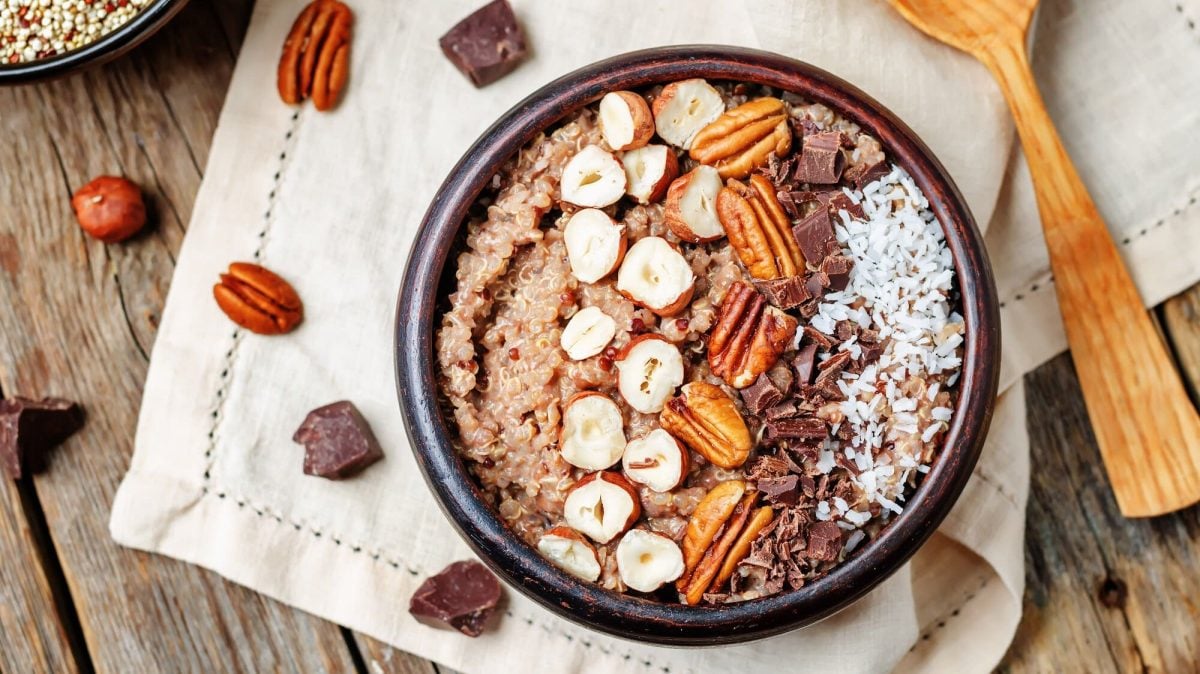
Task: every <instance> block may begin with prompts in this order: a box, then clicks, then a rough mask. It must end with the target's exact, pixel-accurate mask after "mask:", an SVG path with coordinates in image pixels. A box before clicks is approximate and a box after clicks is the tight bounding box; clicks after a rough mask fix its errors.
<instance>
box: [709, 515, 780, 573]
mask: <svg viewBox="0 0 1200 674" xmlns="http://www.w3.org/2000/svg"><path fill="white" fill-rule="evenodd" d="M773 519H775V511H774V510H773V509H772V508H771V506H763V507H761V508H759V509H758V510H755V511H754V513H753V514H751V515H750V520H749V521H748V522H746V527H745V528H744V529H742V532H741V533H740V534H739V535H738V537H737V540H736V541H734V542H733V545H732V546H731V547H730V548H729V554H727V555H725V562H724V563H723V564H722V565H721V571H720V573H718V574H717V577H716V578H715V579H713V582H712V586H711V588H710V591H711V590H712V589H713V588H719V587H721V586H722V585H724V584H725V582H726V581H728V580H729V577H730V576H732V575H733V570H734V569H736V568H737V565H738V563H739V562H741V561H742V560H743V559H745V558H746V557H747V556H749V554H750V544H751V543H753V542H754V539H755V538H757V537H758V534H759V532H760V531H762V530H763V529H765V528H766V526H767V525H768V524H770V523H771V520H773Z"/></svg>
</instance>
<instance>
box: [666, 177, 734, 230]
mask: <svg viewBox="0 0 1200 674" xmlns="http://www.w3.org/2000/svg"><path fill="white" fill-rule="evenodd" d="M722 187H724V184H723V183H722V182H721V175H720V174H719V173H718V172H717V170H716V169H715V168H713V167H711V166H697V167H696V168H694V169H692V170H691V171H689V172H688V173H686V174H684V175H683V176H680V177H679V178H676V179H675V182H673V183H671V187H670V188H669V189H668V190H667V204H666V208H665V209H664V210H663V220H665V221H666V223H667V227H670V228H671V231H672V232H674V233H675V236H678V237H679V238H681V239H683V240H684V241H690V242H692V243H707V242H709V241H716V240H717V239H719V238H721V237H723V236H725V227H724V226H723V225H721V218H720V216H718V215H717V195H718V194H720V193H721V188H722Z"/></svg>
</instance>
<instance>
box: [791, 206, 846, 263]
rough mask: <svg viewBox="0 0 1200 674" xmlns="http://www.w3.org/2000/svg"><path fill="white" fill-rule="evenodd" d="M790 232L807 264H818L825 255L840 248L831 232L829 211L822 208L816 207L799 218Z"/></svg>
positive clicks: (831, 224) (831, 222)
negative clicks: (801, 218) (802, 217)
mask: <svg viewBox="0 0 1200 674" xmlns="http://www.w3.org/2000/svg"><path fill="white" fill-rule="evenodd" d="M792 233H793V234H794V235H795V236H796V243H798V244H800V252H802V253H804V259H805V260H807V261H808V263H809V264H812V265H819V264H821V261H822V260H824V259H825V256H826V255H829V254H830V253H836V252H838V251H839V250H840V248H839V247H838V242H837V237H836V236H835V235H834V233H833V221H832V220H830V218H829V211H828V210H826V209H824V208H818V209H817V210H815V211H813V212H812V213H811V214H809V216H808V217H807V218H804V219H803V220H801V221H800V222H799V223H798V224H797V225H796V226H795V227H793V228H792Z"/></svg>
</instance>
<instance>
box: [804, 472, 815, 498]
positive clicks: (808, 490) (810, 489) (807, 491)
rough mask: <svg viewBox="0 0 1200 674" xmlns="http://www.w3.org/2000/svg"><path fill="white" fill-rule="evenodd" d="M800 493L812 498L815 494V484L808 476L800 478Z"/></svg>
mask: <svg viewBox="0 0 1200 674" xmlns="http://www.w3.org/2000/svg"><path fill="white" fill-rule="evenodd" d="M800 493H802V494H804V495H805V496H807V497H808V498H812V497H813V496H814V495H816V493H817V483H816V481H815V480H813V479H812V478H811V477H809V476H808V475H801V476H800Z"/></svg>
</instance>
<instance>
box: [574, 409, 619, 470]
mask: <svg viewBox="0 0 1200 674" xmlns="http://www.w3.org/2000/svg"><path fill="white" fill-rule="evenodd" d="M558 451H559V453H560V454H562V458H563V460H564V461H566V462H567V463H569V464H571V465H572V466H575V467H577V468H583V469H584V470H603V469H605V468H608V467H609V466H611V465H613V464H614V463H616V462H617V461H619V460H620V459H621V454H622V453H624V452H625V420H624V419H622V418H621V408H620V407H617V403H616V402H614V401H613V399H612V398H609V397H608V396H606V395H604V394H602V393H597V392H595V391H584V392H582V393H576V394H575V395H573V396H571V398H570V399H569V400H567V404H566V405H564V406H563V420H562V430H560V431H559V438H558Z"/></svg>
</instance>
